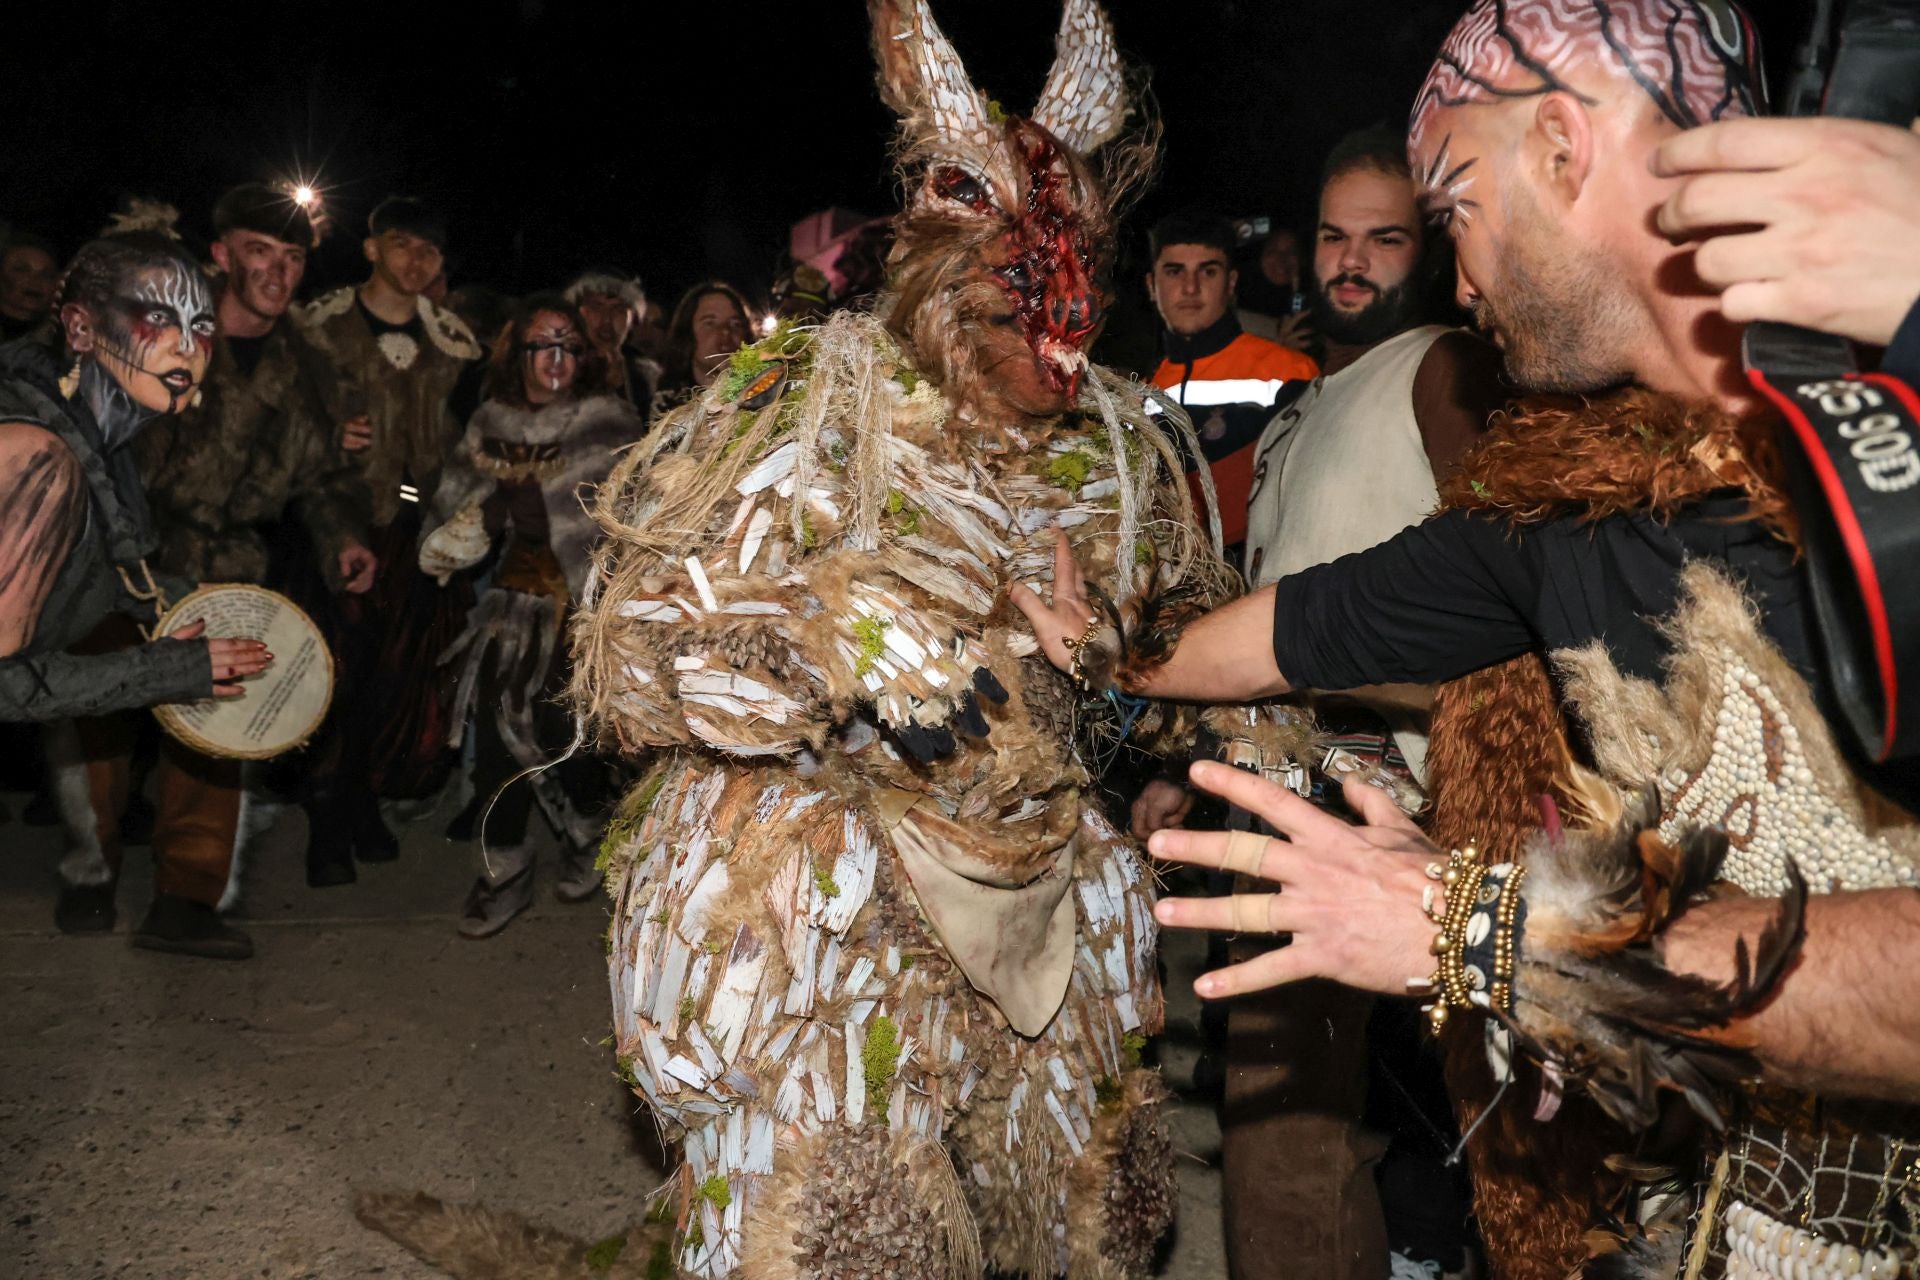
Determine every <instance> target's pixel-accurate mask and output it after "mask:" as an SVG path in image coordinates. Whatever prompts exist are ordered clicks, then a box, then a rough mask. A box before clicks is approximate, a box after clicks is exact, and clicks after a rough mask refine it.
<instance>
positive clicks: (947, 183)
mask: <svg viewBox="0 0 1920 1280" xmlns="http://www.w3.org/2000/svg"><path fill="white" fill-rule="evenodd" d="M933 188H934V190H935V191H938V192H939V193H940V194H941V195H943V196H945V197H946V198H947V199H949V200H957V201H958V202H960V203H961V204H963V205H966V206H967V207H968V208H969V209H972V210H973V211H974V212H975V213H986V212H988V211H989V210H991V209H992V208H993V197H992V196H991V195H989V194H988V193H987V188H986V184H985V183H983V182H981V181H980V179H978V178H976V177H974V176H973V175H972V174H970V173H968V172H967V171H966V170H965V169H960V168H955V167H954V166H951V165H949V166H948V167H946V168H944V169H941V170H939V171H938V172H936V173H935V174H934V175H933Z"/></svg>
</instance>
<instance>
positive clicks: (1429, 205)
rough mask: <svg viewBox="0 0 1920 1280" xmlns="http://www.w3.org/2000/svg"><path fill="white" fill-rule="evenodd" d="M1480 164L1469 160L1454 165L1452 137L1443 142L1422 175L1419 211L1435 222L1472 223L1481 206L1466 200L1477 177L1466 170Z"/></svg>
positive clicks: (1476, 157) (1468, 199) (1469, 199)
mask: <svg viewBox="0 0 1920 1280" xmlns="http://www.w3.org/2000/svg"><path fill="white" fill-rule="evenodd" d="M1479 162H1480V157H1478V156H1469V157H1467V158H1466V159H1465V160H1462V161H1461V162H1460V163H1458V164H1455V163H1454V162H1453V135H1451V134H1449V135H1447V136H1446V137H1444V138H1442V139H1441V140H1440V147H1439V149H1438V150H1437V151H1435V152H1434V155H1433V159H1432V161H1431V162H1429V163H1428V164H1427V165H1426V167H1425V168H1423V169H1422V170H1421V171H1420V207H1421V209H1422V210H1423V211H1424V212H1425V213H1426V214H1427V215H1428V216H1429V217H1432V218H1436V219H1441V220H1444V221H1449V222H1458V223H1460V224H1463V225H1464V224H1465V223H1467V222H1469V221H1471V220H1472V218H1473V215H1474V214H1475V213H1476V212H1477V211H1478V210H1479V208H1480V202H1479V201H1477V200H1474V199H1471V198H1469V197H1468V196H1467V194H1466V193H1467V191H1468V189H1469V188H1471V187H1472V186H1473V184H1474V182H1475V181H1477V177H1470V176H1468V174H1467V170H1469V169H1471V168H1473V166H1474V165H1476V164H1478V163H1479Z"/></svg>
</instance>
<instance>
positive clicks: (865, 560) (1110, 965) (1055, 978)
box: [574, 0, 1308, 1278]
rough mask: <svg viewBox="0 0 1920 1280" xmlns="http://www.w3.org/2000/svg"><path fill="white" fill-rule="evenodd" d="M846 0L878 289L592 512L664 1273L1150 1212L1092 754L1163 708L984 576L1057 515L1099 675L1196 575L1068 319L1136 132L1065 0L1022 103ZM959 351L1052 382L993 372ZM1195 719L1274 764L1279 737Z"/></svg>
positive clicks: (610, 845) (888, 1256) (1031, 1256)
mask: <svg viewBox="0 0 1920 1280" xmlns="http://www.w3.org/2000/svg"><path fill="white" fill-rule="evenodd" d="M871 7H872V13H873V20H874V40H875V45H876V49H877V52H878V55H879V60H880V64H881V77H880V80H881V88H882V92H883V95H884V96H885V97H886V99H887V101H888V102H889V104H890V105H892V106H893V107H894V108H895V109H896V110H897V111H898V112H899V113H900V114H901V116H902V117H903V129H902V135H901V155H902V164H903V168H904V170H905V172H906V174H907V175H908V182H909V191H910V193H911V194H910V197H909V201H908V207H907V209H906V211H905V213H904V214H903V215H902V217H901V219H900V221H899V224H898V227H899V238H898V242H897V246H896V248H895V250H894V252H893V257H892V260H891V263H890V266H891V285H890V289H889V291H888V293H887V294H886V295H883V297H882V298H881V300H880V302H879V304H878V308H877V311H876V314H874V315H865V314H858V313H848V312H843V313H840V314H838V315H836V316H834V317H833V318H832V319H830V320H829V321H828V322H826V323H825V324H824V325H823V326H821V327H820V328H818V329H814V330H807V331H799V330H790V329H782V330H779V331H777V332H776V333H774V334H773V335H772V336H771V337H769V338H767V339H765V340H763V341H762V342H760V343H758V344H757V345H755V346H752V347H748V348H744V349H743V350H742V351H741V352H739V353H738V354H737V355H736V356H735V357H734V360H733V362H732V365H731V368H730V369H729V370H728V371H726V372H725V373H723V375H722V376H721V377H720V378H718V379H717V380H716V381H715V383H714V385H713V386H712V387H711V388H709V389H708V391H707V392H706V393H705V394H704V395H703V396H702V397H701V398H700V399H698V400H697V401H695V402H694V403H692V404H690V405H688V406H686V407H685V408H683V409H681V410H680V411H678V412H676V413H675V414H673V415H672V416H670V417H669V418H668V419H667V420H666V421H665V422H664V423H662V424H661V425H660V426H658V427H657V428H656V429H655V430H654V432H653V434H652V435H651V436H649V438H648V441H647V443H646V445H645V446H644V449H643V450H642V451H640V452H637V453H636V454H634V455H632V456H630V457H628V458H627V459H626V460H624V461H623V462H622V464H621V465H620V467H619V468H618V469H617V470H616V471H615V473H614V475H613V477H612V479H611V481H610V482H609V484H608V486H607V487H606V488H605V489H604V490H603V493H602V499H601V501H600V504H599V507H598V515H599V518H600V521H601V523H602V525H603V527H604V529H605V533H606V539H605V542H604V543H603V544H602V549H601V551H600V554H599V558H598V563H597V566H596V580H595V583H594V584H593V586H592V587H591V588H590V603H589V605H588V607H587V608H586V609H585V610H584V611H583V613H582V614H581V615H580V617H579V618H578V621H577V623H576V632H575V640H574V644H575V663H576V679H575V694H576V697H577V699H578V701H579V703H580V705H581V707H582V709H583V711H584V713H585V714H586V715H587V717H588V719H589V721H590V723H591V725H592V726H593V727H594V728H595V729H596V730H597V732H598V734H599V735H600V737H601V738H602V739H603V740H604V741H605V742H607V743H608V744H610V745H613V746H616V747H618V748H619V749H621V750H623V751H625V752H627V753H631V754H635V755H638V754H641V753H648V752H652V753H656V754H655V763H654V765H653V767H652V770H651V772H650V773H649V774H648V775H647V776H646V777H645V779H644V780H643V781H642V783H641V784H640V785H639V786H638V787H637V788H636V789H635V790H634V791H633V792H632V793H631V794H630V795H629V796H628V798H627V800H626V801H625V802H624V805H623V807H622V809H621V810H620V811H619V812H618V813H617V814H616V817H615V819H614V821H613V823H612V826H611V828H610V830H609V834H608V837H607V841H606V845H605V850H606V854H607V858H608V861H609V864H610V865H609V869H608V879H609V884H610V886H611V888H612V892H613V894H614V898H615V902H616V909H615V918H614V922H613V926H612V930H611V934H610V936H609V939H608V946H609V950H610V964H611V970H612V981H613V1012H614V1024H615V1036H616V1041H617V1052H618V1054H619V1058H620V1061H621V1064H622V1069H623V1071H624V1072H626V1073H627V1074H628V1075H629V1077H630V1079H631V1081H632V1083H633V1084H634V1087H635V1088H636V1089H637V1090H638V1092H639V1093H640V1094H641V1096H643V1097H644V1098H645V1099H646V1100H647V1101H648V1103H649V1104H650V1105H651V1107H652V1109H653V1111H654V1113H655V1115H656V1116H657V1117H658V1118H659V1119H660V1120H661V1121H662V1122H663V1123H664V1124H665V1125H666V1126H667V1127H668V1129H669V1131H670V1132H671V1133H672V1134H673V1135H675V1136H677V1137H679V1138H680V1139H681V1141H682V1143H683V1146H684V1152H685V1163H684V1165H683V1167H682V1168H681V1169H680V1170H679V1171H678V1172H677V1173H676V1174H675V1176H674V1178H673V1179H672V1180H671V1182H670V1183H669V1186H668V1188H667V1192H666V1196H665V1206H666V1209H667V1211H668V1212H670V1214H671V1215H672V1216H673V1217H674V1220H675V1222H676V1225H677V1234H676V1241H675V1246H674V1253H673V1257H674V1260H675V1263H676V1265H677V1267H678V1269H679V1270H680V1272H681V1273H682V1274H686V1275H693V1276H702V1277H722V1276H736V1275H738V1276H750V1277H756V1278H760V1277H767V1278H772V1277H795V1276H847V1275H876V1276H878V1275H888V1276H955V1277H958V1276H974V1275H978V1274H980V1273H981V1271H982V1269H983V1267H992V1268H996V1269H998V1270H1000V1271H1004V1272H1008V1273H1016V1274H1024V1275H1028V1276H1036V1277H1037V1276H1052V1275H1057V1274H1063V1273H1064V1274H1067V1275H1072V1276H1088V1277H1091V1276H1123V1275H1144V1274H1146V1272H1147V1270H1148V1268H1149V1266H1150V1263H1151V1259H1152V1255H1153V1250H1154V1246H1155V1243H1156V1241H1157V1240H1158V1238H1159V1237H1160V1235H1161V1233H1162V1232H1163V1230H1164V1229H1165V1227H1166V1226H1167V1224H1168V1222H1169V1220H1170V1216H1171V1211H1172V1181H1171V1168H1170V1160H1171V1152H1170V1147H1169V1140H1168V1135H1167V1131H1166V1128H1165V1125H1164V1123H1163V1121H1162V1119H1161V1116H1160V1103H1161V1098H1162V1096H1163V1090H1162V1088H1161V1086H1160V1084H1159V1081H1158V1078H1157V1076H1156V1075H1155V1074H1154V1073H1153V1072H1151V1071H1149V1070H1144V1069H1142V1067H1141V1065H1140V1060H1139V1052H1140V1049H1141V1047H1142V1045H1143V1044H1144V1041H1145V1037H1146V1036H1148V1035H1150V1034H1152V1033H1153V1032H1155V1031H1157V1030H1158V1029H1159V1027H1160V1023H1161V1012H1162V1011H1161V996H1160V990H1159V984H1158V980H1157V976H1156V972H1155V969H1154V962H1153V946H1154V939H1155V926H1154V922H1153V918H1152V915H1151V910H1150V906H1151V900H1152V894H1151V888H1150V885H1149V882H1148V872H1147V869H1146V866H1145V865H1144V861H1143V859H1142V858H1141V856H1140V855H1139V853H1138V852H1137V850H1136V848H1135V847H1134V846H1133V845H1132V844H1131V842H1129V841H1128V840H1127V839H1125V838H1124V837H1123V836H1122V835H1121V834H1120V833H1119V832H1117V831H1116V830H1115V829H1114V828H1113V827H1112V826H1110V825H1109V824H1108V822H1107V820H1106V819H1105V818H1104V817H1103V816H1102V815H1101V813H1100V812H1099V810H1098V808H1097V805H1096V804H1095V803H1094V802H1093V801H1092V800H1091V798H1090V796H1089V794H1088V793H1089V791H1090V788H1089V773H1088V768H1087V765H1086V763H1085V761H1086V759H1087V744H1088V743H1090V742H1091V741H1094V740H1095V739H1096V738H1097V737H1098V735H1099V734H1100V733H1103V732H1104V733H1105V734H1107V735H1112V734H1114V733H1116V732H1119V731H1122V730H1125V731H1130V732H1131V733H1133V734H1136V735H1145V736H1155V735H1160V736H1166V737H1173V736H1178V735H1180V734H1182V733H1184V732H1186V731H1187V730H1188V729H1189V728H1190V727H1191V725H1190V723H1189V721H1190V720H1191V719H1192V713H1191V712H1190V711H1187V712H1176V710H1175V709H1173V708H1171V707H1159V706H1145V705H1134V704H1126V703H1120V702H1108V701H1102V700H1101V699H1099V698H1096V697H1093V696H1090V695H1087V694H1084V693H1083V692H1082V691H1081V690H1080V689H1078V688H1076V687H1075V685H1074V684H1073V683H1072V682H1071V681H1069V680H1068V679H1067V678H1066V677H1064V676H1062V675H1060V674H1058V673H1056V672H1055V671H1054V670H1053V669H1052V668H1051V667H1050V666H1049V665H1048V664H1047V662H1046V661H1045V659H1044V658H1043V657H1041V656H1040V655H1039V654H1038V651H1037V645H1036V642H1035V641H1034V639H1033V637H1032V635H1031V633H1030V632H1029V630H1028V629H1027V627H1026V625H1025V623H1024V620H1023V619H1021V618H1020V615H1019V614H1018V611H1017V610H1015V609H1014V608H1013V607H1012V606H1011V605H1010V604H1009V602H1008V599H1007V591H1008V589H1009V587H1010V586H1011V585H1013V584H1014V583H1019V582H1036V581H1038V582H1044V581H1045V580H1046V579H1047V578H1048V576H1049V575H1050V572H1051V566H1052V558H1053V544H1054V537H1055V533H1054V529H1055V526H1056V525H1058V526H1060V527H1063V528H1065V529H1066V530H1067V531H1068V532H1069V534H1070V536H1071V538H1072V540H1073V542H1074V544H1075V548H1076V551H1077V552H1078V555H1079V557H1080V560H1081V563H1082V564H1083V565H1085V566H1087V570H1088V580H1089V582H1092V583H1098V584H1099V586H1100V587H1101V588H1103V589H1104V590H1105V592H1106V598H1107V600H1108V602H1109V604H1110V607H1111V621H1112V622H1114V623H1116V624H1118V626H1117V628H1116V629H1117V631H1118V633H1119V634H1121V635H1124V636H1125V637H1126V641H1125V642H1124V644H1123V645H1121V646H1119V650H1120V651H1118V652H1115V651H1114V648H1115V647H1114V646H1112V645H1110V644H1109V645H1104V646H1102V645H1100V644H1097V643H1096V644H1095V645H1094V646H1091V648H1094V649H1099V650H1100V652H1098V653H1093V652H1089V653H1088V655H1087V658H1088V664H1089V667H1093V666H1095V665H1097V664H1103V663H1112V662H1128V661H1133V660H1137V659H1138V658H1139V657H1140V656H1141V655H1147V654H1150V653H1151V652H1152V651H1153V648H1154V645H1155V644H1156V643H1159V642H1161V641H1162V640H1163V638H1164V636H1165V635H1166V634H1167V633H1168V632H1169V630H1170V628H1171V627H1172V626H1173V625H1174V624H1175V622H1176V621H1177V620H1178V619H1180V618H1182V617H1184V616H1186V615H1188V614H1189V613H1191V612H1192V611H1194V610H1197V609H1202V608H1205V607H1207V606H1208V605H1209V604H1211V603H1213V602H1217V601H1219V600H1222V599H1224V598H1225V595H1226V594H1227V591H1228V588H1229V584H1230V582H1231V575H1230V574H1229V573H1228V572H1227V571H1226V570H1225V569H1224V567H1223V565H1222V564H1221V562H1220V561H1219V559H1218V557H1217V549H1216V548H1217V540H1218V523H1217V520H1215V521H1214V522H1213V537H1212V544H1213V545H1209V539H1208V537H1207V535H1206V534H1205V533H1203V532H1202V531H1201V528H1200V526H1199V524H1198V523H1197V521H1196V518H1195V514H1194V511H1193V509H1192V500H1191V498H1190V497H1189V496H1188V495H1187V492H1186V488H1185V485H1184V482H1183V479H1182V474H1181V473H1182V470H1183V468H1182V467H1181V466H1180V464H1179V461H1178V457H1179V455H1178V453H1177V451H1176V449H1175V447H1174V445H1173V443H1172V440H1171V439H1170V438H1169V436H1168V434H1167V432H1166V429H1165V428H1163V427H1162V426H1161V425H1160V424H1159V423H1157V422H1156V421H1155V420H1154V419H1153V418H1150V417H1149V416H1148V411H1147V408H1146V403H1145V397H1146V394H1147V393H1146V390H1145V389H1144V388H1142V387H1140V386H1138V385H1137V384H1131V383H1128V382H1125V381H1123V380H1122V379H1121V378H1119V377H1118V376H1116V375H1114V374H1112V373H1110V372H1108V371H1106V370H1104V369H1101V368H1098V367H1096V366H1092V365H1090V364H1089V363H1088V362H1087V360H1086V357H1085V355H1084V354H1083V348H1084V346H1085V344H1086V343H1087V342H1088V341H1090V339H1091V337H1092V335H1093V333H1094V332H1095V331H1096V330H1097V327H1098V322H1099V315H1100V308H1101V301H1100V295H1099V293H1098V289H1097V286H1096V285H1095V283H1094V280H1095V278H1096V272H1098V271H1099V269H1100V268H1102V267H1103V266H1104V259H1105V257H1106V255H1107V253H1108V251H1109V246H1110V240H1111V221H1110V220H1111V217H1112V212H1111V205H1110V203H1109V201H1110V199H1111V196H1110V195H1109V194H1108V193H1110V192H1115V191H1117V190H1120V189H1123V188H1124V187H1126V186H1127V185H1128V181H1129V179H1131V178H1133V177H1136V176H1138V175H1139V174H1140V173H1141V172H1143V171H1144V167H1145V165H1146V163H1147V162H1148V161H1149V160H1150V145H1151V144H1150V142H1141V141H1139V140H1132V141H1128V140H1122V139H1120V138H1119V135H1120V133H1121V129H1122V126H1123V124H1124V122H1125V120H1126V117H1127V115H1128V113H1129V109H1130V108H1129V103H1128V97H1127V91H1126V81H1125V76H1124V69H1123V67H1122V66H1121V64H1120V62H1119V60H1118V57H1117V54H1116V52H1115V49H1114V45H1113V39H1112V34H1111V31H1110V29H1109V27H1108V23H1107V20H1106V17H1105V15H1104V14H1103V13H1102V12H1101V10H1100V8H1099V7H1098V6H1097V5H1096V4H1095V3H1093V2H1092V0H1069V3H1068V4H1067V5H1066V11H1065V17H1064V20H1063V23H1062V26H1061V29H1060V34H1059V38H1058V58H1057V61H1056V63H1055V66H1054V69H1053V72H1052V75H1051V77H1050V78H1049V80H1048V82H1047V86H1046V89H1045V91H1044V92H1043V94H1042V96H1041V100H1040V103H1039V105H1038V107H1037V108H1036V109H1035V111H1034V114H1033V116H1032V117H1031V118H1020V117H1015V116H1011V115H1008V114H1007V113H1005V112H1004V111H1003V110H1002V109H1001V108H1000V107H999V106H998V105H997V104H994V103H989V102H988V101H986V100H985V99H984V98H983V97H982V95H981V94H980V93H979V92H978V91H977V90H975V89H974V88H973V87H972V85H971V84H970V83H969V81H968V79H967V77H966V73H965V71H964V70H963V69H962V67H961V66H960V64H959V62H958V60H957V58H956V57H955V55H954V52H953V49H952V48H951V46H950V45H949V44H948V43H947V41H946V39H945V38H944V36H942V34H941V33H940V31H939V29H938V28H937V27H936V26H935V24H934V22H933V18H932V15H931V13H930V12H929V10H928V7H927V5H926V3H925V0H900V2H897V3H896V2H895V0H874V3H873V4H872V6H871ZM1096 153H1099V154H1100V155H1101V158H1102V160H1103V162H1104V163H1103V168H1104V170H1105V172H1104V173H1101V172H1099V171H1097V170H1096V169H1095V168H1094V167H1093V165H1092V163H1091V161H1090V160H1089V157H1092V156H1094V155H1095V154H1096ZM1010 335H1011V336H1010ZM995 342H999V343H1002V344H1003V347H1002V348H1001V349H1006V348H1007V347H1009V346H1010V347H1011V349H1012V350H1013V351H1014V352H1015V353H1016V355H1017V356H1018V357H1019V360H1018V363H1019V364H1020V365H1021V366H1022V367H1023V368H1024V369H1025V371H1026V375H1027V376H1028V377H1029V378H1038V379H1041V380H1043V381H1044V382H1045V383H1046V384H1047V386H1049V387H1050V388H1051V391H1050V392H1048V394H1051V395H1052V396H1053V397H1054V400H1055V403H1056V405H1057V406H1058V407H1056V408H1054V409H1052V410H1050V411H1047V412H1045V413H1033V412H1026V413H1023V412H1020V411H1018V409H1017V407H1011V406H1015V405H1016V403H1017V398H1018V396H1020V395H1024V394H1027V393H1026V392H1021V391H1016V390H1013V389H1011V388H1013V386H1014V383H1015V377H1014V375H1012V374H1010V373H1009V372H1007V371H1008V369H1010V368H1012V367H1013V366H1014V364H1015V363H1016V361H1014V360H1012V359H1006V360H1001V359H1000V358H999V357H997V356H994V355H993V354H992V352H993V350H994V349H993V348H991V347H990V345H989V344H992V343H995ZM1036 394H1038V393H1036ZM1164 412H1165V413H1166V417H1165V419H1164V420H1163V421H1165V422H1167V423H1170V424H1173V429H1174V430H1178V431H1183V432H1187V433H1188V434H1189V435H1190V432H1191V428H1190V426H1188V425H1187V423H1186V420H1185V417H1184V415H1183V414H1181V413H1180V412H1179V411H1178V409H1177V407H1175V408H1171V409H1167V410H1164ZM1107 634H1108V635H1109V636H1111V635H1112V634H1114V632H1113V631H1109V632H1108V633H1107ZM1089 674H1091V672H1090V673H1089ZM1089 683H1090V685H1091V687H1092V688H1095V689H1102V688H1105V687H1107V685H1106V681H1105V680H1104V679H1103V678H1102V679H1095V680H1091V681H1090V682H1089ZM1210 714H1211V715H1213V717H1214V721H1215V727H1216V728H1217V729H1218V731H1219V732H1220V733H1221V735H1222V736H1223V737H1225V738H1227V739H1229V740H1231V741H1232V742H1233V743H1235V744H1236V746H1237V747H1238V749H1239V754H1240V756H1241V758H1246V759H1249V760H1250V762H1251V763H1253V764H1255V765H1256V766H1258V765H1261V764H1265V765H1266V766H1267V767H1268V768H1269V769H1270V771H1272V772H1274V773H1275V774H1276V775H1277V774H1279V773H1280V772H1282V771H1283V770H1285V769H1287V768H1288V767H1289V766H1290V763H1291V759H1292V756H1293V753H1294V752H1297V751H1299V750H1301V749H1302V748H1303V747H1304V746H1305V741H1306V738H1307V737H1308V730H1307V728H1306V726H1305V725H1304V724H1302V723H1300V722H1298V721H1296V720H1294V719H1292V718H1290V717H1288V716H1285V715H1283V714H1282V713H1279V712H1273V711H1260V712H1253V711H1249V710H1246V709H1240V710H1222V711H1218V712H1214V713H1210Z"/></svg>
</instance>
